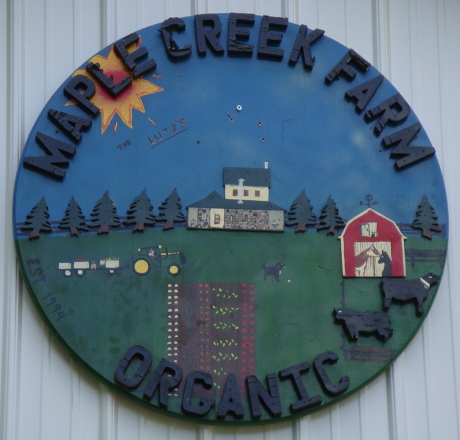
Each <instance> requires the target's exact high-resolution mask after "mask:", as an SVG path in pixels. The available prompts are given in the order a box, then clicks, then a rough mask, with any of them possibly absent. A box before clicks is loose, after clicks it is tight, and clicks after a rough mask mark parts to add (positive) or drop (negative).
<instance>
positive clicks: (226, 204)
mask: <svg viewBox="0 0 460 440" xmlns="http://www.w3.org/2000/svg"><path fill="white" fill-rule="evenodd" d="M187 208H221V209H257V210H266V211H285V210H284V209H283V208H281V207H279V206H278V205H275V204H274V203H271V202H257V201H253V200H247V201H246V200H245V201H244V202H243V203H242V204H239V203H238V200H227V199H224V198H223V197H222V196H221V195H219V194H218V193H217V192H216V191H213V192H212V193H210V194H209V195H208V196H207V197H205V198H204V199H202V200H200V201H198V202H196V203H192V204H191V205H188V206H187Z"/></svg>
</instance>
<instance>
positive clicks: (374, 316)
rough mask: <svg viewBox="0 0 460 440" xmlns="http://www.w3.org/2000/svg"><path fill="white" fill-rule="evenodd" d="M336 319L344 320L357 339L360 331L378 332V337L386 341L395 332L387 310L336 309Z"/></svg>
mask: <svg viewBox="0 0 460 440" xmlns="http://www.w3.org/2000/svg"><path fill="white" fill-rule="evenodd" d="M334 315H335V319H336V320H337V321H341V322H342V326H343V327H345V328H346V329H347V331H348V334H349V335H350V338H351V339H354V340H355V341H356V340H357V339H358V337H359V334H360V333H377V337H378V338H380V339H383V340H384V341H386V340H387V339H388V338H389V337H390V336H391V335H392V333H393V330H392V329H391V328H390V326H391V323H390V318H389V317H388V315H387V314H386V313H385V312H380V311H378V312H359V311H357V310H352V309H346V308H341V309H334Z"/></svg>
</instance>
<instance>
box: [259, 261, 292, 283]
mask: <svg viewBox="0 0 460 440" xmlns="http://www.w3.org/2000/svg"><path fill="white" fill-rule="evenodd" d="M285 267H287V265H286V264H284V263H276V264H275V265H274V266H269V267H266V266H265V261H264V264H262V268H263V270H264V271H265V273H264V281H265V280H266V279H267V276H268V275H273V276H274V277H275V278H276V281H279V280H280V275H281V271H282V270H283V269H284V268H285Z"/></svg>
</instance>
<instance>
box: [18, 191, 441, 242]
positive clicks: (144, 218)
mask: <svg viewBox="0 0 460 440" xmlns="http://www.w3.org/2000/svg"><path fill="white" fill-rule="evenodd" d="M158 209H159V214H158V217H156V216H155V215H154V213H153V206H152V204H151V203H150V199H149V197H148V196H147V192H146V190H145V189H144V190H143V191H142V192H141V193H140V194H139V195H138V196H137V197H136V198H135V199H134V200H133V201H132V202H131V205H130V207H129V209H128V211H127V216H126V219H125V220H124V221H123V222H121V221H120V217H119V216H118V214H117V209H116V207H115V204H114V202H113V200H112V199H111V198H110V196H109V192H108V191H106V192H105V193H104V194H103V196H102V197H101V198H100V199H99V200H98V201H97V202H96V204H95V205H94V208H93V211H92V213H91V218H90V219H86V217H85V216H84V215H83V213H82V210H81V208H80V206H79V204H78V203H77V201H76V200H75V199H74V198H73V197H72V198H71V200H70V202H69V204H68V205H67V209H66V211H65V215H64V217H63V218H62V220H61V222H60V223H59V226H58V227H59V228H60V229H68V230H70V235H73V236H78V235H79V231H88V227H89V228H98V230H97V233H98V234H106V233H108V232H109V231H110V228H114V227H118V226H120V225H121V223H123V224H124V225H128V226H129V225H133V232H142V231H144V229H145V227H146V226H150V227H152V226H154V225H155V223H156V222H164V226H163V229H172V228H174V223H175V222H179V223H181V222H184V221H185V220H186V219H185V216H184V214H183V213H182V205H181V201H180V198H179V194H178V193H177V190H176V189H175V188H174V189H173V190H172V192H171V194H169V196H168V197H167V198H166V199H165V201H164V202H163V203H162V204H161V206H160V207H159V208H158ZM286 217H287V219H286V222H285V224H286V225H287V226H296V229H295V232H305V231H306V230H307V229H308V228H312V227H316V229H317V230H323V229H327V234H328V235H334V234H335V230H336V229H341V228H344V227H345V221H344V220H343V219H342V218H341V217H340V215H339V209H338V208H337V206H336V204H335V202H334V200H333V199H332V198H331V197H329V198H328V199H327V201H326V204H325V205H324V206H323V208H322V209H321V214H320V216H319V219H318V218H317V217H316V215H315V213H314V212H313V207H312V205H311V203H310V200H309V199H308V197H307V196H306V194H305V190H302V192H301V193H300V194H299V196H298V197H297V198H296V199H295V200H294V201H293V202H292V205H291V208H290V210H289V211H288V212H287V216H286ZM437 218H438V217H437V215H436V213H435V211H434V208H433V207H432V206H431V204H430V202H429V201H428V198H427V197H426V196H425V197H423V199H422V201H421V203H420V205H419V206H418V209H417V212H416V214H415V219H414V221H413V223H412V225H411V226H412V227H413V228H416V229H420V230H422V236H423V237H425V238H429V239H431V238H432V234H431V231H434V232H440V231H441V228H440V227H439V224H438V222H437ZM21 230H28V231H31V232H30V233H29V239H34V238H38V237H39V236H40V232H51V231H52V227H51V224H50V222H49V213H48V206H47V204H46V200H45V198H44V197H42V199H41V200H40V201H39V202H38V203H37V204H36V205H35V206H34V207H33V208H32V209H31V211H30V213H29V214H28V215H27V218H26V221H25V223H24V225H23V226H21Z"/></svg>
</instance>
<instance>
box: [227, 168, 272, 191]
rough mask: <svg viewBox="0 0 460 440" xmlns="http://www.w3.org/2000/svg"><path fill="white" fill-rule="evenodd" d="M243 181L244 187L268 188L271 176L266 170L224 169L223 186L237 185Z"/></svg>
mask: <svg viewBox="0 0 460 440" xmlns="http://www.w3.org/2000/svg"><path fill="white" fill-rule="evenodd" d="M238 179H244V185H245V186H262V187H266V186H267V187H270V185H271V176H270V170H269V169H268V168H238V167H224V185H238Z"/></svg>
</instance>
